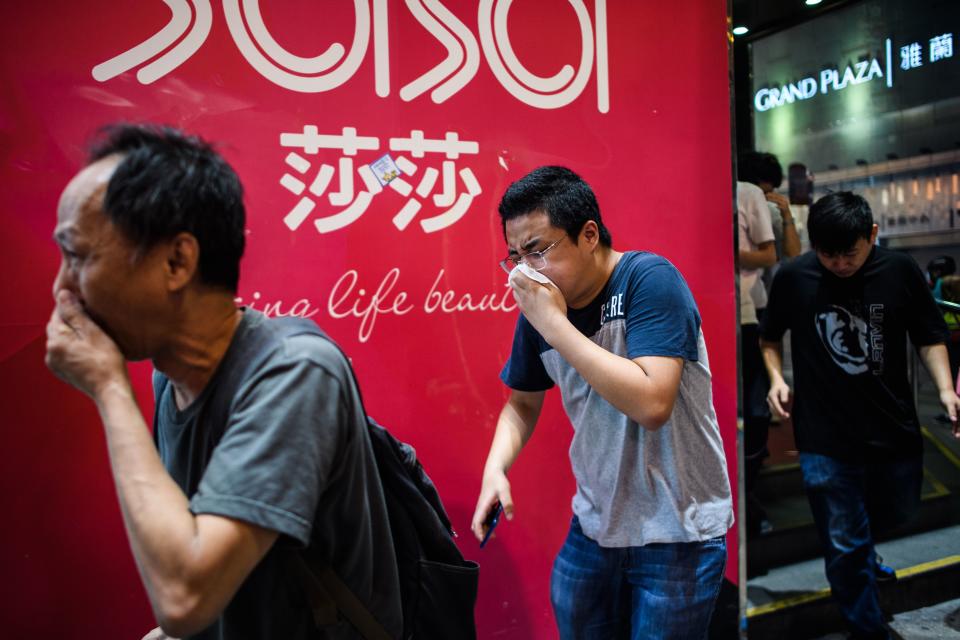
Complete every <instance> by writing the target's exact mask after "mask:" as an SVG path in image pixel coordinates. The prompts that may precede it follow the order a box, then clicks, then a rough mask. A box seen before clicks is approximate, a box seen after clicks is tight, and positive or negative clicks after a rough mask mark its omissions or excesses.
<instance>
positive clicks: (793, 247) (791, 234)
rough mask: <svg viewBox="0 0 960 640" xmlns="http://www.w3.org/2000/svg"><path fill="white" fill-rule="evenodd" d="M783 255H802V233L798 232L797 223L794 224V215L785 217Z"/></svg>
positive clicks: (792, 256) (789, 256) (788, 256)
mask: <svg viewBox="0 0 960 640" xmlns="http://www.w3.org/2000/svg"><path fill="white" fill-rule="evenodd" d="M787 211H789V208H788V209H787ZM783 255H784V257H786V258H795V257H797V256H798V255H800V234H799V233H797V225H796V224H794V221H793V216H792V215H791V216H790V217H789V218H788V217H784V218H783Z"/></svg>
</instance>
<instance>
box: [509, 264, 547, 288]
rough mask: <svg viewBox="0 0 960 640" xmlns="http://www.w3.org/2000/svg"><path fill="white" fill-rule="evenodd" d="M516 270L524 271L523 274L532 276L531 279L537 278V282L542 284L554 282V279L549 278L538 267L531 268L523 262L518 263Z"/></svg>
mask: <svg viewBox="0 0 960 640" xmlns="http://www.w3.org/2000/svg"><path fill="white" fill-rule="evenodd" d="M515 271H519V272H520V273H522V274H523V275H525V276H527V277H528V278H530V279H531V280H536V281H537V282H540V283H542V284H553V281H552V280H550V278H548V277H547V276H545V275H543V274H542V273H540V272H539V271H537V270H536V269H532V268H530V267H529V266H527V265H525V264H523V263H522V262H521V263H520V264H518V265H517V268H516V269H515ZM554 286H556V285H554Z"/></svg>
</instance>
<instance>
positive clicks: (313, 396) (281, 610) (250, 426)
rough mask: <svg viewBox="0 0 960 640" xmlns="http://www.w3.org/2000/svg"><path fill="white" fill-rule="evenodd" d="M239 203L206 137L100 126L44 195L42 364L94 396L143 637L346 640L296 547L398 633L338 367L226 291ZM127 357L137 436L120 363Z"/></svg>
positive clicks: (389, 563) (361, 430) (331, 353)
mask: <svg viewBox="0 0 960 640" xmlns="http://www.w3.org/2000/svg"><path fill="white" fill-rule="evenodd" d="M244 219H245V212H244V206H243V191H242V188H241V185H240V180H239V179H238V177H237V175H236V173H234V171H233V169H232V168H231V167H230V166H229V165H228V164H227V163H226V161H225V160H224V159H223V158H221V157H220V156H219V155H218V154H217V153H216V152H215V151H214V150H213V149H212V148H211V147H210V146H209V145H208V144H206V143H205V142H203V141H201V140H199V139H198V138H194V137H189V136H186V135H184V134H183V133H181V132H179V131H176V130H174V129H169V128H161V127H155V126H134V125H123V126H119V127H115V128H112V129H110V130H109V131H108V132H107V135H106V136H105V137H104V138H103V139H102V140H100V142H99V144H98V146H97V147H96V148H95V149H94V151H93V153H92V154H91V156H90V159H89V164H88V165H87V166H86V167H85V168H84V169H83V170H81V171H80V172H79V173H78V174H77V175H76V176H75V177H74V178H73V180H71V181H70V183H69V184H68V185H67V188H66V190H65V191H64V192H63V195H62V196H61V199H60V204H59V207H58V211H57V223H56V230H55V233H54V238H55V239H56V242H57V244H58V245H59V247H60V250H61V253H62V255H63V260H62V262H61V265H60V270H59V272H58V273H57V276H56V280H55V281H54V283H53V293H54V297H55V298H56V307H55V308H54V310H53V313H52V314H51V316H50V322H49V324H48V325H47V355H46V361H47V366H49V367H50V369H51V370H52V371H53V372H54V373H55V374H56V375H57V376H59V377H60V378H62V379H63V380H64V381H66V382H67V383H69V384H71V385H72V386H74V387H76V388H77V389H79V390H80V391H83V392H84V393H86V394H87V395H89V396H90V398H91V399H92V400H93V401H94V402H95V403H96V406H97V409H98V410H99V412H100V418H101V420H102V421H103V430H104V434H105V436H106V443H107V449H108V452H109V457H110V466H111V470H112V473H113V479H114V481H115V484H116V489H117V496H118V498H119V502H120V508H121V511H122V514H123V521H124V524H125V525H126V531H127V537H128V538H129V541H130V547H131V549H132V551H133V555H134V558H135V560H136V563H137V568H138V569H139V571H140V577H141V579H142V581H143V584H144V586H145V587H146V591H147V596H148V597H149V599H150V604H151V606H152V607H153V612H154V614H155V616H156V619H157V621H158V622H159V625H160V629H159V630H156V631H154V632H151V633H150V634H148V637H150V638H163V637H167V636H173V637H189V638H203V639H208V638H209V639H217V640H229V639H234V638H243V639H244V640H248V639H249V640H255V639H262V640H276V639H279V638H282V639H283V640H295V639H307V638H309V639H311V640H315V639H318V638H358V637H359V635H358V633H357V632H356V630H354V629H353V628H352V627H351V626H350V625H349V623H347V622H344V621H340V620H336V619H334V617H331V619H330V620H328V621H327V622H328V623H329V624H326V623H325V624H324V626H323V628H320V626H319V622H318V620H317V619H315V617H314V611H313V610H312V608H311V606H309V605H308V601H307V597H306V595H305V592H304V591H305V586H304V584H303V582H302V581H301V578H302V576H301V572H302V571H301V569H302V566H301V565H302V563H303V560H298V558H300V557H303V558H309V559H310V560H311V565H315V566H329V567H331V568H332V569H333V570H334V571H335V572H336V573H337V575H338V576H339V577H340V579H341V580H342V581H343V582H344V583H345V584H346V585H347V586H348V588H349V589H350V590H351V591H352V592H353V594H354V595H355V596H356V597H357V598H358V599H359V600H360V601H361V602H362V603H363V604H364V605H365V606H366V608H367V609H369V610H370V611H372V612H374V613H375V615H377V616H378V619H379V622H380V623H381V624H382V625H383V626H384V627H385V628H386V629H388V630H389V633H390V634H391V636H392V637H399V635H400V629H401V627H402V620H401V617H402V614H401V612H400V600H399V595H398V593H399V583H398V577H397V569H396V561H395V558H394V553H393V543H392V539H391V536H390V529H389V521H388V519H387V510H386V504H385V502H384V497H383V492H382V489H381V486H380V479H379V475H378V473H377V469H376V466H375V461H374V458H373V451H372V449H371V444H370V440H369V436H368V434H367V427H366V424H367V423H366V418H365V416H364V413H363V408H362V405H361V402H360V398H359V395H358V391H357V389H356V387H355V385H354V384H353V377H352V374H351V372H350V364H349V363H348V362H347V360H346V358H345V357H344V356H343V355H342V354H341V353H340V351H339V350H338V349H337V348H336V346H334V345H333V344H332V343H330V342H329V341H328V340H325V339H323V338H322V337H320V336H318V335H316V334H310V333H304V332H301V333H300V334H299V335H287V334H284V335H278V327H279V326H280V325H279V324H278V323H280V322H282V321H281V320H276V319H268V318H266V317H265V316H264V315H262V314H261V313H259V312H258V311H254V310H252V309H242V308H237V307H236V305H235V304H234V297H235V295H236V290H237V282H238V279H239V275H240V258H241V256H242V255H243V250H244V244H245V241H244ZM144 359H150V360H152V361H153V365H154V368H155V374H154V391H155V400H156V404H155V407H156V408H155V413H154V433H153V437H151V434H150V430H149V429H148V428H147V425H146V424H145V423H144V421H143V417H142V414H141V412H140V407H139V406H138V404H137V400H136V398H135V397H134V394H133V389H132V388H131V386H130V380H129V379H128V377H127V362H128V361H133V360H144ZM237 376H241V378H240V379H239V381H238V382H237V380H238V378H237ZM227 381H234V382H236V384H230V383H228V382H227ZM231 388H232V389H234V390H236V389H240V391H239V392H236V393H235V394H233V395H231V396H230V397H227V396H225V391H224V389H227V390H230V389H231ZM361 505H363V506H361Z"/></svg>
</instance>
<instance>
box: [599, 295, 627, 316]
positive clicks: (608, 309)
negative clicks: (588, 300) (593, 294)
mask: <svg viewBox="0 0 960 640" xmlns="http://www.w3.org/2000/svg"><path fill="white" fill-rule="evenodd" d="M625 317H626V312H625V311H624V310H623V291H621V292H619V293H615V294H613V295H612V296H610V299H609V300H608V301H606V302H605V303H603V306H602V307H601V308H600V324H605V323H607V322H608V321H610V320H616V319H618V318H625Z"/></svg>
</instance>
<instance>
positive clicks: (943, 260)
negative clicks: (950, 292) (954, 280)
mask: <svg viewBox="0 0 960 640" xmlns="http://www.w3.org/2000/svg"><path fill="white" fill-rule="evenodd" d="M956 271H957V263H956V262H955V261H954V259H953V258H951V257H950V256H937V257H936V258H934V259H933V260H931V261H930V262H928V263H927V283H928V284H929V285H930V290H931V291H933V297H934V298H936V299H937V300H943V291H942V286H943V285H942V279H943V277H944V276H950V275H953V274H954V273H956Z"/></svg>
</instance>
